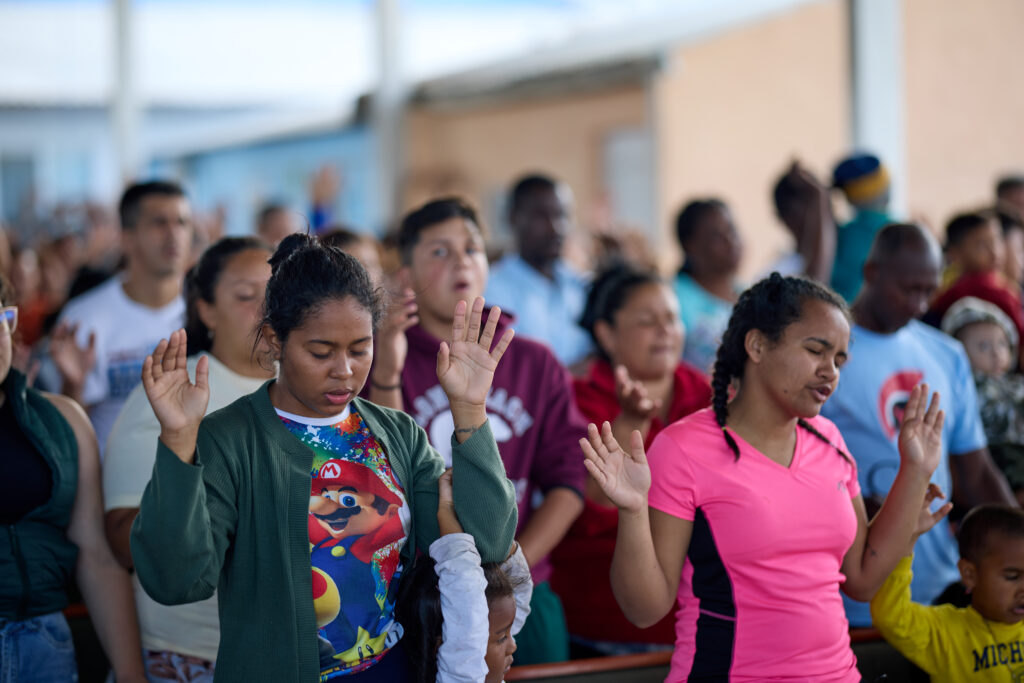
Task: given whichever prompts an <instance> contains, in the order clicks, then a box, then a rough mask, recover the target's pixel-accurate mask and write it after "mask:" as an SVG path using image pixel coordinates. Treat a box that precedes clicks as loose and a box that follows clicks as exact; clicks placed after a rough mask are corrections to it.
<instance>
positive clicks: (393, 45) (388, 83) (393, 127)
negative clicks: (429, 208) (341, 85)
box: [371, 0, 406, 230]
mask: <svg viewBox="0 0 1024 683" xmlns="http://www.w3.org/2000/svg"><path fill="white" fill-rule="evenodd" d="M400 14H401V9H400V7H399V0H377V2H376V24H377V65H378V74H377V78H378V81H377V89H376V91H375V92H374V96H373V103H372V110H371V120H372V123H373V136H374V142H375V162H376V169H375V170H376V176H377V201H376V203H375V204H376V206H375V211H374V221H375V223H376V226H375V227H377V228H379V229H380V230H383V229H385V228H386V226H387V223H388V222H389V221H392V220H394V219H395V218H396V213H397V211H398V210H399V207H398V197H399V183H400V182H401V176H402V172H403V168H402V158H403V154H402V150H403V137H404V121H403V119H404V107H405V100H406V91H405V88H406V85H405V84H404V82H403V77H402V69H401V54H400V40H401V36H400V35H399V34H400Z"/></svg>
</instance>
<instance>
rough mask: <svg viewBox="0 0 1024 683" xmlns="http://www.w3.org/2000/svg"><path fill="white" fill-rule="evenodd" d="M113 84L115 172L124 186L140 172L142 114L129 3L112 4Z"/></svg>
mask: <svg viewBox="0 0 1024 683" xmlns="http://www.w3.org/2000/svg"><path fill="white" fill-rule="evenodd" d="M114 39H115V45H114V83H113V90H112V92H111V121H112V124H113V125H112V128H113V138H114V148H115V150H116V152H115V153H116V155H117V168H118V172H119V174H120V177H121V180H122V181H123V182H125V183H127V182H130V181H132V180H135V179H137V177H138V174H139V173H140V172H141V170H142V169H141V162H142V159H141V155H140V149H139V128H140V121H141V118H142V110H141V107H140V105H139V97H138V90H137V87H136V83H135V58H136V55H135V23H134V8H133V7H132V0H114Z"/></svg>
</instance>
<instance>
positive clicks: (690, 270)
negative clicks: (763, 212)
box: [675, 199, 743, 373]
mask: <svg viewBox="0 0 1024 683" xmlns="http://www.w3.org/2000/svg"><path fill="white" fill-rule="evenodd" d="M676 237H677V238H678V240H679V246H680V247H682V248H683V252H684V253H685V255H686V260H685V261H684V262H683V267H682V268H681V269H680V270H679V275H677V276H676V281H675V290H676V297H677V298H678V299H679V317H680V318H681V319H682V321H683V327H685V328H686V344H685V345H684V346H683V359H684V360H685V361H686V362H688V363H690V364H691V365H695V366H696V367H697V369H699V370H700V371H701V372H706V373H710V372H711V366H712V365H714V362H715V354H716V353H717V352H718V345H719V343H720V342H721V340H722V334H723V333H724V332H725V328H726V327H727V326H728V324H729V316H730V315H731V314H732V306H733V304H734V303H736V299H737V298H738V297H739V293H740V289H739V288H738V287H737V286H736V272H737V270H738V269H739V265H740V259H741V258H742V256H743V244H742V243H741V242H740V237H739V234H738V233H737V232H736V227H735V226H734V225H733V222H732V215H731V214H730V213H729V207H727V206H726V205H725V203H724V202H722V201H721V200H719V199H696V200H694V201H691V202H690V203H689V204H687V205H686V206H685V207H683V210H682V211H680V212H679V216H678V217H677V218H676Z"/></svg>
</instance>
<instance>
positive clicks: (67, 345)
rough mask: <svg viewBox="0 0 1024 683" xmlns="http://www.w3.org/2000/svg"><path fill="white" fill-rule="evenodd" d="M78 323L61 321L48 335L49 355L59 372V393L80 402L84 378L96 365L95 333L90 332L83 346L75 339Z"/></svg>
mask: <svg viewBox="0 0 1024 683" xmlns="http://www.w3.org/2000/svg"><path fill="white" fill-rule="evenodd" d="M77 334H78V323H70V324H69V323H67V322H62V323H61V324H59V325H57V328H56V329H55V330H54V331H53V333H52V334H51V335H50V357H51V358H52V359H53V364H54V365H55V366H56V367H57V372H59V373H60V378H61V382H62V386H61V393H62V394H66V395H68V396H70V397H71V398H73V399H75V400H77V401H79V402H81V394H82V390H83V389H84V387H85V378H86V377H88V375H89V373H90V372H91V371H92V369H93V367H94V366H95V365H96V333H95V332H90V333H89V339H88V341H87V342H86V344H85V346H79V345H78V342H77V341H76V338H77V337H76V335H77Z"/></svg>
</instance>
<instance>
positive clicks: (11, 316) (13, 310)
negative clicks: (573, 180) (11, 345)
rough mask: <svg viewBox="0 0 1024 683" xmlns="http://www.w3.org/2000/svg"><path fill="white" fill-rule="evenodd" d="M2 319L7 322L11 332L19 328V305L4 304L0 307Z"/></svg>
mask: <svg viewBox="0 0 1024 683" xmlns="http://www.w3.org/2000/svg"><path fill="white" fill-rule="evenodd" d="M0 320H3V321H5V322H6V323H7V329H8V330H10V333H11V334H14V331H15V330H16V329H18V307H17V306H4V307H3V308H0Z"/></svg>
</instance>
